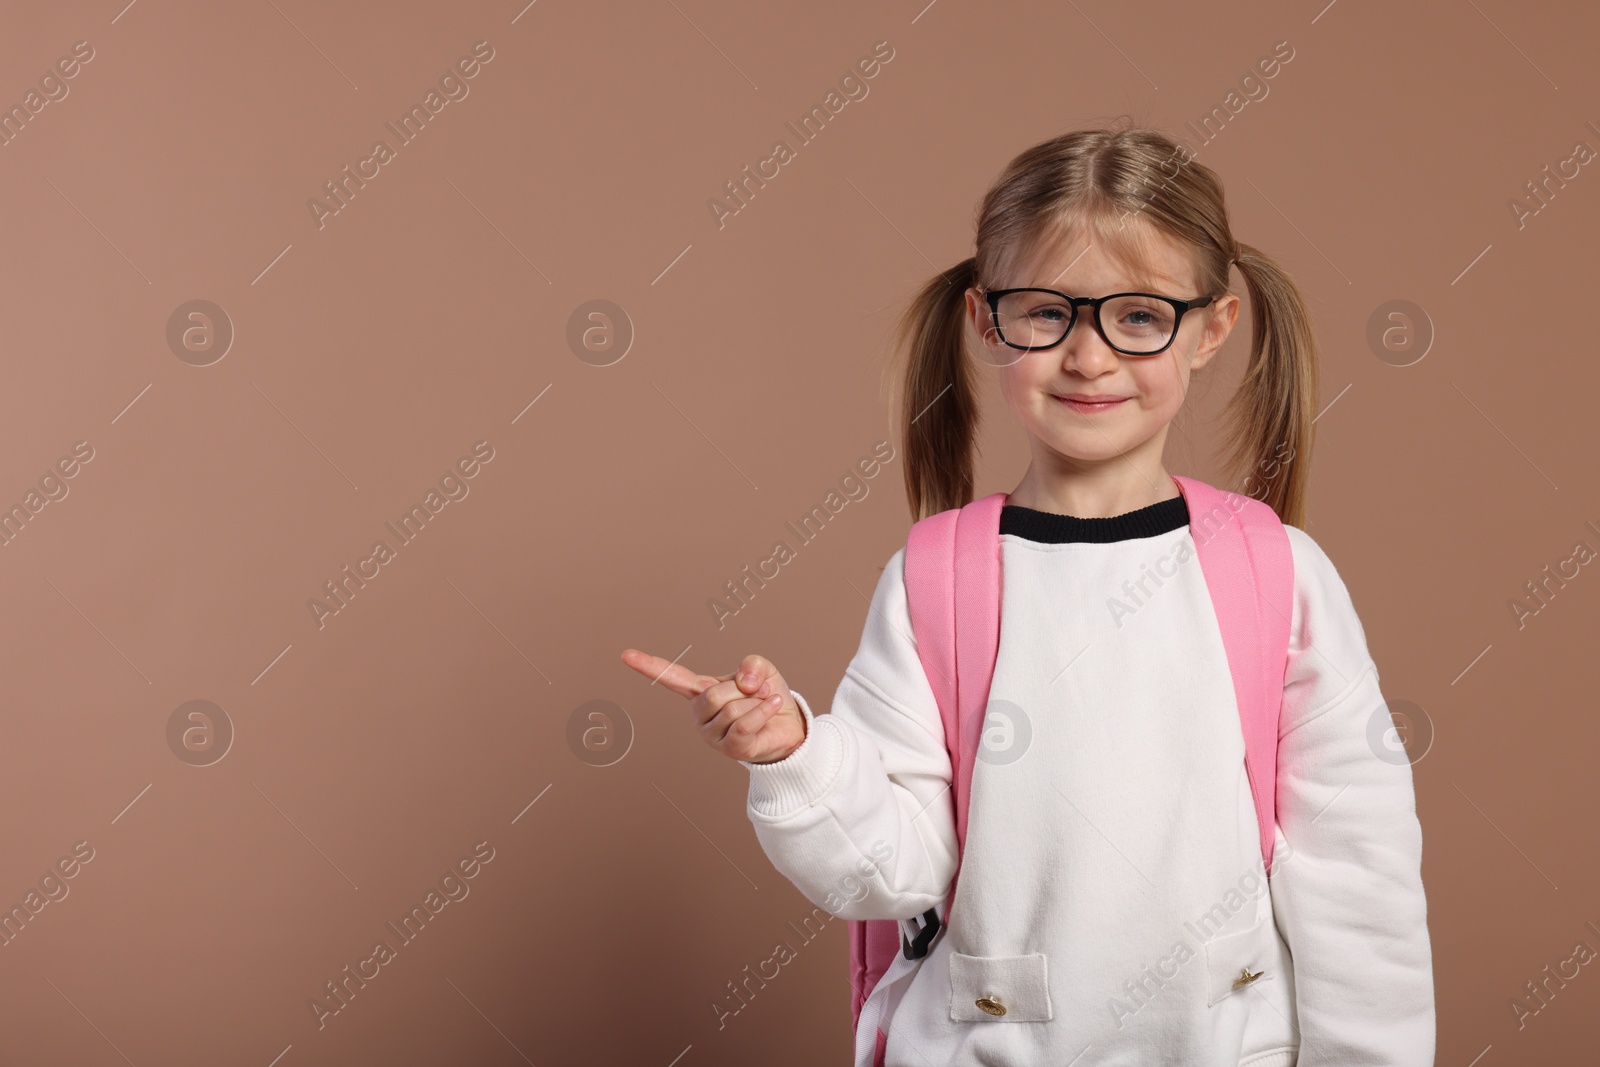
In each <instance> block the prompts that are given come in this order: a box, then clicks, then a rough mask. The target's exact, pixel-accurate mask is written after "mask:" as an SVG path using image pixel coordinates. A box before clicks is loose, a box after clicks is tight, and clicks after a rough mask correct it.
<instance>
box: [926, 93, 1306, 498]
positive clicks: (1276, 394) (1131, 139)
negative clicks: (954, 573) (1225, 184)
mask: <svg viewBox="0 0 1600 1067" xmlns="http://www.w3.org/2000/svg"><path fill="white" fill-rule="evenodd" d="M1130 215H1133V216H1136V217H1137V218H1138V219H1139V220H1142V225H1138V226H1129V225H1127V224H1126V223H1125V222H1124V220H1125V219H1126V218H1127V217H1128V216H1130ZM1151 232H1154V233H1159V234H1162V235H1164V236H1166V237H1169V238H1172V239H1174V240H1176V241H1177V242H1178V243H1179V244H1181V245H1184V246H1186V247H1188V248H1189V249H1190V250H1191V255H1192V264H1193V267H1194V278H1195V282H1196V285H1197V291H1198V292H1201V293H1218V294H1220V293H1223V292H1226V290H1227V287H1228V267H1229V266H1230V264H1236V265H1237V266H1238V267H1239V273H1240V275H1241V276H1242V277H1243V278H1244V282H1245V286H1246V289H1247V291H1248V292H1249V296H1250V308H1251V313H1252V317H1251V327H1252V329H1251V341H1250V361H1249V363H1248V365H1247V366H1246V368H1245V373H1244V380H1243V382H1242V383H1241V384H1240V386H1239V389H1238V391H1237V392H1236V393H1235V394H1234V395H1233V396H1232V397H1231V398H1230V399H1229V402H1228V411H1227V419H1228V435H1227V443H1228V457H1227V463H1228V465H1229V468H1230V469H1231V470H1232V471H1234V472H1236V473H1238V472H1244V471H1251V472H1253V471H1257V470H1263V471H1264V470H1267V469H1269V465H1270V469H1272V470H1273V474H1272V476H1271V477H1270V478H1269V479H1268V480H1267V481H1266V483H1265V493H1264V494H1263V495H1261V496H1260V497H1259V499H1261V500H1263V501H1264V502H1265V503H1266V504H1268V505H1269V506H1270V507H1271V508H1272V510H1273V511H1275V512H1277V514H1278V517H1279V518H1280V519H1281V520H1282V521H1283V522H1285V523H1289V524H1291V525H1295V526H1300V525H1303V523H1304V516H1305V498H1306V487H1307V477H1308V474H1309V459H1310V455H1309V453H1310V448H1311V443H1312V424H1311V420H1312V418H1313V417H1314V414H1315V410H1316V381H1317V352H1316V341H1315V338H1314V337H1313V335H1312V332H1311V318H1310V314H1309V312H1308V309H1307V307H1306V303H1305V300H1304V298H1303V297H1302V296H1301V295H1300V291H1299V289H1297V288H1296V287H1295V284H1294V282H1293V280H1292V279H1291V278H1290V277H1289V275H1288V274H1286V273H1285V272H1284V271H1283V269H1282V268H1280V267H1279V266H1278V265H1277V264H1276V263H1275V262H1273V261H1272V260H1271V259H1270V258H1268V257H1267V256H1266V255H1265V254H1263V253H1262V252H1260V251H1259V250H1257V249H1255V248H1252V247H1251V246H1249V245H1245V244H1241V243H1239V242H1238V241H1236V240H1235V239H1234V236H1233V233H1232V231H1231V229H1230V228H1229V226H1228V212H1227V207H1226V205H1225V203H1224V197H1223V190H1222V183H1221V181H1220V180H1219V178H1218V177H1217V174H1216V173H1215V172H1214V171H1212V170H1211V169H1210V168H1209V167H1207V166H1205V165H1204V164H1202V163H1199V162H1197V161H1195V160H1194V158H1193V157H1192V156H1191V155H1189V154H1188V152H1187V151H1186V148H1185V147H1184V146H1180V145H1179V144H1178V143H1177V142H1175V141H1173V140H1172V139H1171V138H1169V137H1167V136H1166V135H1165V134H1163V133H1161V132H1160V131H1158V130H1154V129H1151V128H1149V127H1145V126H1141V125H1136V124H1133V123H1131V122H1127V121H1119V122H1116V123H1113V124H1111V125H1107V126H1104V127H1096V128H1092V129H1081V130H1074V131H1071V132H1069V133H1065V134H1062V135H1061V136H1059V137H1055V138H1052V139H1050V140H1048V141H1045V142H1043V143H1042V144H1038V145H1035V146H1034V147H1032V148H1030V149H1028V150H1027V151H1025V152H1023V153H1022V154H1021V155H1019V156H1017V157H1016V158H1015V159H1013V160H1012V161H1011V162H1010V164H1009V165H1007V167H1006V169H1005V171H1004V172H1003V173H1002V174H1001V175H1000V177H999V178H998V179H996V181H995V183H994V185H993V186H991V187H990V189H989V191H988V193H987V194H985V196H984V198H983V203H982V206H981V207H980V209H979V212H978V218H977V241H976V250H975V253H974V254H973V255H972V256H971V257H970V258H968V259H964V260H962V261H961V262H960V263H957V264H956V265H955V266H954V267H952V268H951V269H949V270H947V271H944V272H942V273H940V274H938V275H935V276H934V277H933V278H931V279H930V280H929V281H928V282H927V283H926V284H925V285H923V286H922V288H921V289H920V290H919V291H918V293H917V294H916V296H915V297H914V298H913V300H912V301H911V304H910V306H909V307H907V308H906V310H905V312H904V314H903V315H902V316H901V319H900V322H899V325H898V330H897V334H896V352H897V354H898V355H899V356H900V357H901V358H903V359H904V362H905V368H904V377H903V379H902V382H903V388H902V393H901V398H900V439H901V444H902V450H903V453H904V455H905V463H906V493H907V495H908V497H909V500H910V504H911V514H912V519H913V520H917V519H921V518H923V517H925V516H927V515H932V514H934V513H936V512H939V511H944V510H947V509H949V508H955V507H960V506H962V505H964V504H966V503H968V502H970V501H971V500H972V498H973V486H972V471H973V447H974V438H975V437H976V435H977V430H978V423H979V411H978V405H977V392H976V388H975V383H974V378H973V375H974V369H973V360H972V359H971V358H970V356H969V351H968V348H967V338H968V335H969V333H970V330H969V329H968V324H967V318H966V299H965V292H966V290H967V289H968V288H969V287H971V286H975V285H983V286H986V287H988V288H998V287H1001V286H1003V285H1005V284H1006V282H1005V281H1004V279H1007V278H1009V277H1011V276H1013V275H1014V274H1015V273H1016V272H1017V271H1018V270H1019V269H1020V268H1021V267H1022V265H1023V262H1024V258H1025V257H1031V258H1032V259H1033V260H1036V261H1039V262H1047V261H1048V260H1047V259H1046V258H1045V257H1047V256H1049V255H1051V254H1052V253H1053V252H1054V251H1056V250H1057V249H1059V248H1060V247H1061V246H1062V245H1063V244H1064V242H1065V241H1066V240H1067V239H1068V237H1069V236H1070V235H1071V234H1074V233H1086V234H1088V235H1089V237H1090V239H1091V240H1092V241H1094V242H1095V243H1097V244H1099V245H1101V246H1102V247H1104V248H1106V249H1107V251H1108V252H1109V254H1111V255H1112V256H1113V257H1114V258H1116V259H1118V260H1120V261H1121V262H1123V263H1124V264H1126V265H1128V266H1129V267H1130V268H1131V269H1132V270H1133V272H1134V276H1135V278H1146V279H1147V278H1149V276H1150V274H1151V269H1150V266H1151V261H1150V256H1149V249H1148V246H1147V243H1146V240H1145V238H1146V236H1147V235H1148V234H1149V233H1151ZM1015 284H1028V283H1027V282H1021V283H1015ZM1140 284H1143V282H1141V283H1140ZM1284 456H1288V457H1290V458H1291V459H1292V460H1293V462H1287V463H1284V462H1282V460H1283V457H1284ZM1250 495H1252V496H1255V495H1257V494H1256V491H1252V492H1251V493H1250Z"/></svg>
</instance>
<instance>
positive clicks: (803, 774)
mask: <svg viewBox="0 0 1600 1067" xmlns="http://www.w3.org/2000/svg"><path fill="white" fill-rule="evenodd" d="M789 692H791V693H793V694H794V700H795V703H796V704H799V705H800V714H801V715H802V716H804V717H805V720H806V737H805V740H804V741H801V742H800V747H799V748H796V749H795V750H794V751H793V752H791V753H789V754H788V755H787V756H785V757H784V758H783V759H781V760H778V761H777V762H775V763H751V762H750V761H749V760H739V762H740V763H742V764H744V765H745V766H746V767H748V768H749V769H750V798H749V800H750V810H751V812H753V813H754V814H757V815H762V816H766V817H768V818H778V817H781V816H784V815H787V814H789V813H791V812H794V811H798V810H800V809H801V808H804V807H809V806H810V805H812V804H815V803H816V802H817V801H818V800H820V799H822V797H823V796H824V794H826V793H827V791H828V787H829V786H830V785H832V784H833V780H834V779H835V778H836V777H838V775H839V767H840V766H841V765H842V764H843V762H844V738H843V737H842V736H840V734H839V728H838V726H837V725H836V724H835V723H834V722H833V717H832V716H829V717H827V718H825V719H819V718H816V717H815V716H814V715H812V714H811V706H810V705H809V704H807V703H806V700H805V697H803V696H801V695H800V694H799V693H797V692H795V691H794V690H793V689H791V690H789Z"/></svg>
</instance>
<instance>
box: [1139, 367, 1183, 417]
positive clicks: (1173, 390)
mask: <svg viewBox="0 0 1600 1067" xmlns="http://www.w3.org/2000/svg"><path fill="white" fill-rule="evenodd" d="M1133 378H1134V382H1135V384H1136V386H1137V387H1138V390H1139V395H1140V396H1141V397H1143V398H1144V406H1145V408H1146V409H1147V410H1150V411H1167V410H1169V409H1171V410H1176V409H1177V408H1178V407H1179V406H1181V405H1182V404H1183V395H1184V393H1185V391H1186V390H1187V388H1188V384H1187V382H1186V381H1185V379H1184V375H1183V372H1182V370H1181V369H1179V367H1178V364H1177V363H1176V362H1175V361H1173V360H1162V361H1160V363H1159V364H1158V365H1155V366H1146V365H1141V366H1138V367H1136V368H1135V369H1134V371H1133Z"/></svg>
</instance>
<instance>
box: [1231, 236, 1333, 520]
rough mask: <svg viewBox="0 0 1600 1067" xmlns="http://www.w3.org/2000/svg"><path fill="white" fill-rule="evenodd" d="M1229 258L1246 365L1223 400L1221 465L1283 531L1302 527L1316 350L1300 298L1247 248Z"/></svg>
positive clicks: (1285, 277)
mask: <svg viewBox="0 0 1600 1067" xmlns="http://www.w3.org/2000/svg"><path fill="white" fill-rule="evenodd" d="M1238 249H1239V251H1238V253H1237V258H1236V260H1235V262H1236V264H1237V265H1238V267H1239V273H1240V275H1242V276H1243V278H1244V282H1245V286H1246V288H1247V290H1248V291H1249V294H1250V316H1251V331H1250V334H1251V338H1250V361H1249V363H1248V364H1247V365H1246V366H1245V372H1244V379H1243V381H1241V382H1240V384H1239V388H1238V390H1237V391H1236V392H1235V393H1234V395H1233V396H1232V397H1231V398H1230V399H1229V401H1228V411H1229V413H1230V418H1229V420H1228V422H1229V431H1228V438H1227V439H1228V444H1229V453H1228V462H1229V467H1230V469H1231V470H1233V471H1235V472H1236V473H1242V474H1243V476H1244V488H1243V492H1244V494H1245V495H1247V496H1252V497H1255V498H1256V499H1257V500H1260V501H1262V502H1263V503H1265V504H1267V505H1268V506H1269V507H1271V508H1272V510H1273V511H1275V512H1277V514H1278V518H1279V519H1280V520H1281V521H1283V522H1285V523H1288V524H1289V525H1291V526H1301V527H1303V526H1304V525H1305V512H1306V489H1307V486H1308V485H1309V481H1310V475H1311V465H1310V463H1311V446H1312V440H1313V430H1314V427H1313V426H1312V419H1313V418H1315V417H1316V409H1317V346H1316V338H1315V336H1314V335H1313V334H1312V332H1311V316H1310V313H1309V311H1308V309H1307V307H1306V302H1305V298H1304V297H1303V296H1301V294H1300V290H1299V288H1298V287H1296V285H1295V284H1294V281H1293V280H1292V279H1291V278H1290V277H1289V275H1288V274H1286V273H1284V271H1283V269H1282V268H1280V267H1279V266H1278V265H1277V264H1276V263H1274V262H1273V261H1272V260H1271V259H1270V258H1268V257H1267V256H1265V255H1263V254H1261V253H1260V252H1258V251H1257V250H1256V249H1254V248H1251V247H1250V246H1249V245H1245V244H1240V245H1239V246H1238Z"/></svg>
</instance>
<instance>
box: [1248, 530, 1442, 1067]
mask: <svg viewBox="0 0 1600 1067" xmlns="http://www.w3.org/2000/svg"><path fill="white" fill-rule="evenodd" d="M1287 529H1288V533H1289V538H1290V543H1291V546H1292V550H1293V555H1294V569H1295V602H1294V618H1293V619H1292V620H1291V629H1290V641H1289V661H1288V667H1287V671H1286V673H1285V677H1284V690H1283V711H1282V717H1281V721H1280V724H1279V731H1278V795H1277V822H1278V828H1277V831H1276V839H1277V844H1276V849H1275V851H1274V854H1273V870H1272V877H1271V879H1270V881H1269V885H1270V887H1271V894H1272V903H1273V909H1274V912H1275V914H1276V916H1277V922H1278V927H1279V930H1280V932H1281V933H1282V934H1283V937H1284V940H1285V942H1287V944H1288V945H1289V951H1290V954H1291V956H1292V958H1293V967H1294V984H1295V1000H1296V1005H1297V1014H1298V1017H1299V1019H1298V1025H1299V1030H1300V1053H1299V1059H1298V1061H1297V1063H1298V1067H1432V1065H1433V1061H1434V1045H1435V1021H1434V990H1433V962H1432V951H1431V946H1430V942H1429V937H1428V925H1427V902H1426V899H1425V898H1424V895H1423V887H1422V870H1421V867H1422V828H1421V825H1420V823H1419V822H1418V820H1417V815H1416V799H1415V794H1414V792H1413V789H1412V775H1411V764H1410V762H1409V760H1408V759H1407V758H1406V755H1405V753H1404V751H1403V750H1401V749H1397V748H1395V747H1393V744H1392V735H1391V734H1390V733H1389V731H1390V722H1389V718H1388V710H1387V708H1386V707H1385V704H1384V698H1383V694H1382V692H1381V691H1380V689H1379V687H1378V668H1377V665H1376V664H1375V663H1374V662H1373V660H1372V658H1371V656H1370V654H1369V652H1368V649H1367V643H1366V635H1365V633H1364V632H1363V630H1362V627H1361V622H1360V620H1359V618H1358V617H1357V616H1356V612H1355V606H1354V605H1353V603H1352V602H1351V599H1350V593H1349V591H1348V590H1347V589H1346V588H1345V585H1344V582H1343V580H1342V579H1341V578H1340V577H1339V574H1338V572H1337V571H1336V570H1335V569H1334V566H1333V563H1332V562H1331V561H1330V560H1329V559H1328V557H1327V555H1326V554H1324V553H1323V551H1322V549H1321V547H1320V546H1318V545H1317V543H1316V542H1315V541H1314V540H1312V538H1311V536H1310V535H1309V534H1307V533H1305V532H1304V531H1303V530H1300V529H1299V528H1297V527H1294V526H1289V527H1287Z"/></svg>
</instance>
